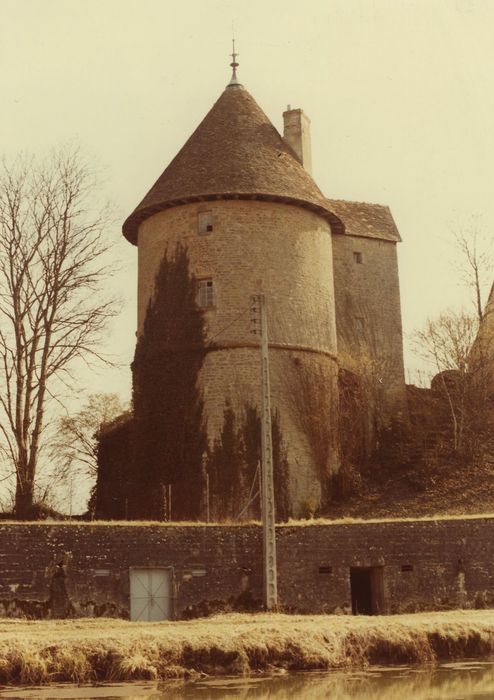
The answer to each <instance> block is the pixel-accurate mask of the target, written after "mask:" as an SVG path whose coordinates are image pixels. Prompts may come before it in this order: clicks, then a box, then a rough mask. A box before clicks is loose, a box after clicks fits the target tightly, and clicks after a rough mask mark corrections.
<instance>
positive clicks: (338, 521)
mask: <svg viewBox="0 0 494 700" xmlns="http://www.w3.org/2000/svg"><path fill="white" fill-rule="evenodd" d="M493 518H494V512H492V511H491V512H487V513H484V512H479V513H465V514H461V513H450V514H448V513H437V514H435V515H417V516H416V517H413V516H403V517H399V516H396V517H393V516H387V517H385V516H383V517H376V518H365V517H351V516H342V517H337V518H326V517H324V518H309V519H304V520H295V519H293V518H291V519H290V520H288V521H287V522H282V523H277V524H276V525H277V527H294V526H297V527H305V526H307V525H352V524H359V523H393V522H401V523H403V522H410V523H411V522H417V521H419V522H421V521H436V520H492V519H493ZM2 525H29V526H31V525H36V526H40V527H43V526H44V527H53V526H55V527H57V526H60V527H62V526H63V527H65V526H72V527H109V526H111V527H151V526H153V527H158V526H159V527H173V528H177V527H245V526H247V525H257V526H260V525H261V522H260V521H259V520H242V521H239V520H225V521H221V522H209V523H206V522H202V521H199V520H174V521H164V520H69V519H67V520H51V519H49V518H47V519H46V520H1V519H0V527H1V526H2Z"/></svg>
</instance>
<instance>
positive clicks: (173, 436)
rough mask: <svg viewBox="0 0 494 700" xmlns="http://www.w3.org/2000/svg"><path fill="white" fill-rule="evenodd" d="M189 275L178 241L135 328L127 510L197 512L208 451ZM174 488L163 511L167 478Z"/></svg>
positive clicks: (199, 315)
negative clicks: (131, 464)
mask: <svg viewBox="0 0 494 700" xmlns="http://www.w3.org/2000/svg"><path fill="white" fill-rule="evenodd" d="M195 296H196V289H195V279H194V277H193V275H191V274H190V272H189V262H188V256H187V250H186V248H184V247H183V246H181V245H178V246H177V247H176V248H175V251H174V252H173V254H172V255H168V254H167V255H165V257H164V258H163V260H162V262H161V265H160V267H159V270H158V273H157V275H156V281H155V293H154V296H153V298H152V299H151V301H150V303H149V306H148V309H147V312H146V317H145V320H144V327H143V332H142V334H141V335H140V336H139V339H138V342H137V346H136V351H135V357H134V362H133V364H132V373H133V406H134V421H135V426H134V459H133V462H134V470H135V472H134V484H133V492H132V494H130V498H131V507H130V514H131V517H146V518H157V519H163V518H164V517H170V516H171V517H172V518H173V519H174V520H184V519H196V518H198V517H200V516H201V515H202V509H203V478H202V461H203V455H204V454H205V453H206V451H207V436H206V430H205V425H204V418H203V400H202V396H201V392H200V390H199V388H198V383H197V382H198V376H199V371H200V369H201V367H202V364H203V361H204V357H205V355H206V352H207V348H206V333H205V325H204V315H203V312H202V311H201V310H200V309H199V308H198V307H197V305H196V299H195ZM168 484H171V485H172V488H173V485H175V488H173V501H172V504H171V513H170V512H168V513H166V512H165V511H166V510H167V508H168V509H169V508H170V504H167V503H166V493H167V485H168Z"/></svg>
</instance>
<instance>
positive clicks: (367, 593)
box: [350, 566, 384, 615]
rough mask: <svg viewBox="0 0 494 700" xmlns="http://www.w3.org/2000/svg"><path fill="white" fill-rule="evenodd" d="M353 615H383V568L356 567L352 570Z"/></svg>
mask: <svg viewBox="0 0 494 700" xmlns="http://www.w3.org/2000/svg"><path fill="white" fill-rule="evenodd" d="M350 588H351V591H352V613H353V615H382V614H383V613H384V585H383V567H382V566H356V567H352V568H351V569H350Z"/></svg>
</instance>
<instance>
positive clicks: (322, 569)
mask: <svg viewBox="0 0 494 700" xmlns="http://www.w3.org/2000/svg"><path fill="white" fill-rule="evenodd" d="M319 573H320V574H332V573H333V567H332V566H320V567H319Z"/></svg>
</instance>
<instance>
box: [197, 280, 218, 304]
mask: <svg viewBox="0 0 494 700" xmlns="http://www.w3.org/2000/svg"><path fill="white" fill-rule="evenodd" d="M213 305H214V294H213V280H212V279H207V280H198V282H197V306H199V307H200V308H201V309H206V308H207V307H209V306H213Z"/></svg>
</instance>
